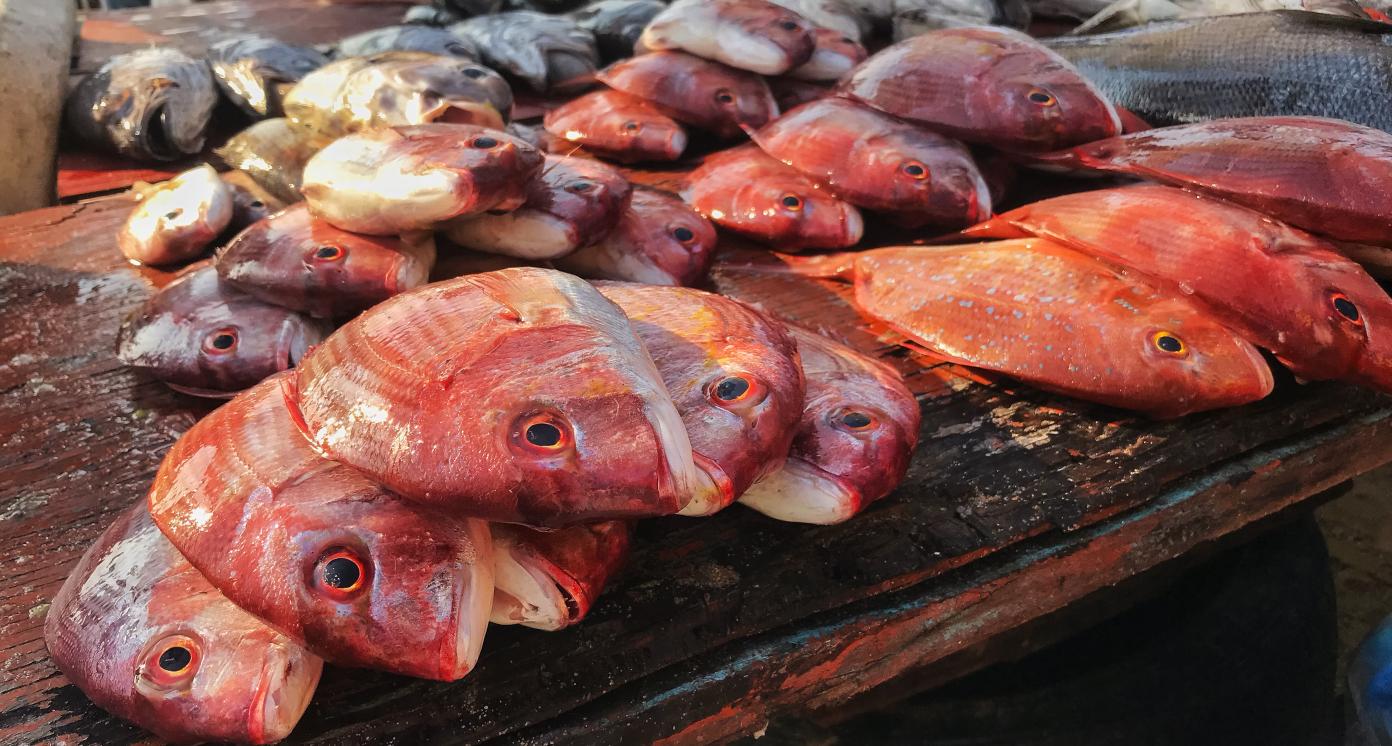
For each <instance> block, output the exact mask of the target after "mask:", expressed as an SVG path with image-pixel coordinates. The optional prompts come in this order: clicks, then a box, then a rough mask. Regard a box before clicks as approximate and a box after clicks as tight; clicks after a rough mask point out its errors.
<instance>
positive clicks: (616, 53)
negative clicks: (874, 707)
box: [570, 0, 667, 62]
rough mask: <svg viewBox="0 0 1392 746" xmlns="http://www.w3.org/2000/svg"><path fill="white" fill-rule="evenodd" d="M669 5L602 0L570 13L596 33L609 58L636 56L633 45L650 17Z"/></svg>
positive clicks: (649, 0)
mask: <svg viewBox="0 0 1392 746" xmlns="http://www.w3.org/2000/svg"><path fill="white" fill-rule="evenodd" d="M666 7H667V4H666V3H663V2H660V1H659V0H599V1H598V2H593V3H590V4H589V5H586V6H585V7H583V8H581V9H579V10H577V11H575V12H574V13H571V14H570V17H571V18H574V19H575V22H576V23H578V24H580V28H583V29H585V30H586V31H589V32H590V33H592V34H594V38H595V43H596V44H598V45H599V54H600V56H601V57H603V58H604V60H605V61H606V62H612V61H613V60H618V59H623V58H624V57H632V56H633V45H634V44H636V43H638V37H640V36H642V35H643V29H644V28H645V27H647V25H648V21H651V20H652V19H653V16H656V15H657V14H658V13H661V12H662V11H663V9H665V8H666Z"/></svg>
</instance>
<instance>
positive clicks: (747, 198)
mask: <svg viewBox="0 0 1392 746" xmlns="http://www.w3.org/2000/svg"><path fill="white" fill-rule="evenodd" d="M685 197H686V201H687V202H688V203H690V204H691V206H692V207H694V208H696V211H697V212H699V213H701V214H702V215H704V216H705V217H707V218H708V219H710V221H711V222H713V223H715V224H716V225H718V226H720V227H722V228H727V229H729V230H732V231H735V232H737V233H740V234H743V235H745V236H748V237H750V238H753V239H755V240H757V241H760V242H762V243H766V244H769V245H770V246H775V247H777V248H779V249H782V250H784V251H796V250H799V249H808V248H812V249H841V248H846V247H848V246H851V245H853V244H855V243H856V242H857V241H859V240H860V236H861V232H862V231H863V230H864V228H865V223H864V221H863V219H862V218H861V216H860V211H859V210H857V209H856V208H855V207H853V206H852V205H850V204H849V203H846V202H842V201H841V200H839V199H836V198H835V197H833V196H831V195H830V194H828V193H826V192H825V191H824V190H821V189H818V188H817V185H816V183H815V182H813V181H812V180H811V179H809V178H807V177H806V176H803V175H802V174H801V173H799V172H798V171H797V170H796V169H794V168H792V167H791V166H787V165H784V164H783V163H781V162H779V161H777V160H775V159H773V158H771V157H769V156H768V155H765V154H764V153H763V152H762V151H760V150H759V149H758V148H756V147H754V146H752V145H749V146H744V147H741V148H736V149H734V150H728V151H725V152H723V153H720V154H718V155H715V156H712V157H710V158H708V159H707V160H706V162H705V163H704V164H702V166H701V167H700V168H698V169H696V170H695V171H693V172H691V176H690V184H689V185H688V187H687V190H686V193H685Z"/></svg>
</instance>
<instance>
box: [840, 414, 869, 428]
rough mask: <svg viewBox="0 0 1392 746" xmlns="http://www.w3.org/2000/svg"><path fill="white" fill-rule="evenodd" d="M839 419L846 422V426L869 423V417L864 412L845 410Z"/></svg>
mask: <svg viewBox="0 0 1392 746" xmlns="http://www.w3.org/2000/svg"><path fill="white" fill-rule="evenodd" d="M841 421H842V422H844V423H846V427H853V428H862V427H865V426H867V425H869V424H870V417H869V416H868V415H866V414H865V413H864V412H847V413H846V416H845V417H842V418H841Z"/></svg>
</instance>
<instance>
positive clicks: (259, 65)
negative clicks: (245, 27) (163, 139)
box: [208, 34, 329, 117]
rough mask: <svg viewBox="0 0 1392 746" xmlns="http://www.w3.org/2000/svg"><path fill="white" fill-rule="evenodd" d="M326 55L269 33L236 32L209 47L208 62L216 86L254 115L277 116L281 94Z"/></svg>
mask: <svg viewBox="0 0 1392 746" xmlns="http://www.w3.org/2000/svg"><path fill="white" fill-rule="evenodd" d="M328 61H329V58H327V57H325V56H324V55H322V54H320V53H318V52H316V51H314V50H313V49H309V48H307V47H297V46H295V45H293V44H286V43H285V42H282V41H279V40H277V39H272V38H270V37H269V36H259V35H256V34H237V35H235V36H230V37H227V38H225V39H223V40H222V41H219V42H217V43H215V44H213V45H212V46H211V47H209V48H208V64H209V65H211V66H212V68H213V75H214V77H216V78H217V83H218V87H219V88H221V89H222V92H223V93H225V94H227V97H228V98H229V99H231V100H232V103H234V104H236V105H237V106H238V107H240V108H241V109H242V111H245V112H246V113H248V114H250V115H251V116H253V117H278V116H280V113H281V108H280V97H281V95H282V94H283V93H284V91H285V90H286V89H288V88H289V87H290V86H291V85H293V84H294V83H295V82H297V81H299V79H300V78H303V77H304V76H306V75H308V74H309V73H311V72H313V71H315V70H317V69H319V68H320V67H323V66H324V65H325V64H326V63H328Z"/></svg>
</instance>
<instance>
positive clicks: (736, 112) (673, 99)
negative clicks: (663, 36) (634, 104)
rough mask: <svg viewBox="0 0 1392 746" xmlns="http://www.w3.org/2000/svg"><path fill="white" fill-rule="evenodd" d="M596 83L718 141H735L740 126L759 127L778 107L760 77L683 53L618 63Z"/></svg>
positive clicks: (643, 56)
mask: <svg viewBox="0 0 1392 746" xmlns="http://www.w3.org/2000/svg"><path fill="white" fill-rule="evenodd" d="M595 79H596V80H598V81H599V82H600V83H603V84H604V85H607V86H609V87H610V88H613V89H615V90H619V91H622V92H624V93H627V94H629V95H631V96H636V97H638V98H641V99H643V100H644V101H647V102H648V103H649V104H651V105H652V106H653V107H654V108H656V109H657V110H658V111H660V112H662V113H664V114H666V115H667V116H669V117H671V118H673V119H675V120H677V121H678V122H681V123H683V124H689V125H691V126H693V127H699V128H701V129H704V130H709V131H711V132H714V133H715V134H717V135H719V136H721V137H726V138H731V137H738V136H739V135H740V134H741V133H742V132H743V129H742V128H743V127H756V128H757V127H762V126H764V125H765V124H766V123H768V122H769V121H771V120H773V119H775V118H777V117H778V103H777V102H775V101H774V99H773V93H772V91H770V90H769V87H768V84H767V83H765V82H764V79H763V78H762V77H760V76H758V75H755V74H753V73H749V72H745V71H743V70H736V69H734V68H732V67H726V66H725V65H722V64H720V63H719V62H711V61H710V60H703V59H701V58H700V57H696V56H694V55H690V54H686V53H684V52H654V53H652V54H643V55H639V56H637V57H631V58H629V59H626V60H620V61H618V62H615V63H614V64H612V65H610V66H608V67H606V68H604V69H603V70H601V71H599V73H597V74H596V75H595Z"/></svg>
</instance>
